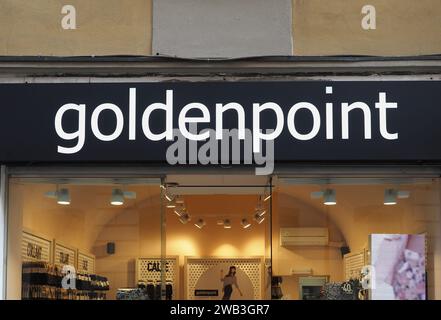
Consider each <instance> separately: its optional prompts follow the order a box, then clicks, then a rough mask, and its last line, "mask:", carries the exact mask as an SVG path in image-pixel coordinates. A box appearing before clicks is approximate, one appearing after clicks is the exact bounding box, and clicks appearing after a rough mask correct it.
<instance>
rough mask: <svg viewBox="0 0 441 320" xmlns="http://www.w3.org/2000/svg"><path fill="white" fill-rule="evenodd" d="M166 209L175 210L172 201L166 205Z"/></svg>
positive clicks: (174, 204)
mask: <svg viewBox="0 0 441 320" xmlns="http://www.w3.org/2000/svg"><path fill="white" fill-rule="evenodd" d="M166 207H167V208H169V209H173V208H176V203H175V202H174V201H172V202H170V203H167V205H166Z"/></svg>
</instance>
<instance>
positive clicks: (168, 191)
mask: <svg viewBox="0 0 441 320" xmlns="http://www.w3.org/2000/svg"><path fill="white" fill-rule="evenodd" d="M177 186H178V184H177V183H167V184H166V185H165V186H163V185H161V188H162V189H163V190H164V197H165V198H166V199H167V200H168V201H170V202H172V201H173V200H174V199H175V198H176V195H175V194H174V193H172V192H171V189H172V188H176V187H177Z"/></svg>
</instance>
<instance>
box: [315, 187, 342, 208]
mask: <svg viewBox="0 0 441 320" xmlns="http://www.w3.org/2000/svg"><path fill="white" fill-rule="evenodd" d="M311 198H312V199H317V198H323V204H324V205H327V206H334V205H336V204H337V194H336V191H335V190H334V189H325V190H323V191H314V192H311Z"/></svg>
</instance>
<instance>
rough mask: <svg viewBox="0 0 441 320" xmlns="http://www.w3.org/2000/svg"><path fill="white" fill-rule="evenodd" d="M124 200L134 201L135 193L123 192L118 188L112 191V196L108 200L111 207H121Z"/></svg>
mask: <svg viewBox="0 0 441 320" xmlns="http://www.w3.org/2000/svg"><path fill="white" fill-rule="evenodd" d="M124 199H136V192H134V191H123V190H121V189H118V188H115V189H112V196H111V198H110V204H111V205H112V206H122V205H123V204H124Z"/></svg>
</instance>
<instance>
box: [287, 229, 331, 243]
mask: <svg viewBox="0 0 441 320" xmlns="http://www.w3.org/2000/svg"><path fill="white" fill-rule="evenodd" d="M328 244H329V232H328V228H280V245H281V246H283V247H289V246H327V245H328Z"/></svg>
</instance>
